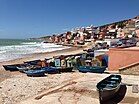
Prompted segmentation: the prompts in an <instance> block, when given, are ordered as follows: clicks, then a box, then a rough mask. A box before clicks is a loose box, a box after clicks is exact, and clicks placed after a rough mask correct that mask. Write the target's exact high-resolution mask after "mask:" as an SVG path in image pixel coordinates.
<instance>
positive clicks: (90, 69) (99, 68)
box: [75, 66, 106, 73]
mask: <svg viewBox="0 0 139 104" xmlns="http://www.w3.org/2000/svg"><path fill="white" fill-rule="evenodd" d="M75 68H76V69H78V70H79V72H83V73H87V72H90V73H104V71H105V70H106V66H75Z"/></svg>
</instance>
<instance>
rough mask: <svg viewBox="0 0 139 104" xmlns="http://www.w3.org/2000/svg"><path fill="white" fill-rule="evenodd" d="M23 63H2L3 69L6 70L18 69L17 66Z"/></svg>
mask: <svg viewBox="0 0 139 104" xmlns="http://www.w3.org/2000/svg"><path fill="white" fill-rule="evenodd" d="M22 65H23V64H13V65H3V67H4V69H5V70H6V71H8V70H9V71H18V68H17V67H20V66H22Z"/></svg>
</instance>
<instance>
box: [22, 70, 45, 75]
mask: <svg viewBox="0 0 139 104" xmlns="http://www.w3.org/2000/svg"><path fill="white" fill-rule="evenodd" d="M24 73H26V74H27V76H31V77H39V76H44V75H45V70H43V69H41V70H27V71H24Z"/></svg>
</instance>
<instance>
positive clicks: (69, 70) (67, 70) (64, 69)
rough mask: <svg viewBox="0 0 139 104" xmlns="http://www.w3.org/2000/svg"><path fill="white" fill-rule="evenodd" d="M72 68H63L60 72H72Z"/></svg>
mask: <svg viewBox="0 0 139 104" xmlns="http://www.w3.org/2000/svg"><path fill="white" fill-rule="evenodd" d="M72 69H73V67H64V68H60V70H59V71H60V72H72Z"/></svg>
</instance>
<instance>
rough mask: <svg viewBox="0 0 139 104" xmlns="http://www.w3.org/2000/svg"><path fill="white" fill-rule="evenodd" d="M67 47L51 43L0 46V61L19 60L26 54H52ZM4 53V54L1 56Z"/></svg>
mask: <svg viewBox="0 0 139 104" xmlns="http://www.w3.org/2000/svg"><path fill="white" fill-rule="evenodd" d="M65 48H68V47H65V46H61V45H55V44H53V43H41V42H28V43H22V44H21V45H12V46H1V47H0V57H1V58H0V61H8V60H13V59H17V58H21V57H23V56H25V55H28V54H33V53H43V52H52V51H56V50H62V49H65ZM3 53H4V54H3Z"/></svg>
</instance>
